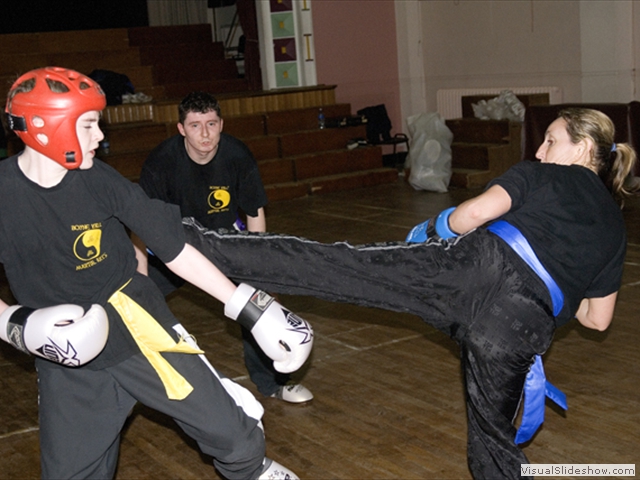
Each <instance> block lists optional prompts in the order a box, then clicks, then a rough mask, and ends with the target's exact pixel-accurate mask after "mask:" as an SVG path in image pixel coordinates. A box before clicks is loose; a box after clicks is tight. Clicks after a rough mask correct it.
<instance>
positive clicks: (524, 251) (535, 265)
mask: <svg viewBox="0 0 640 480" xmlns="http://www.w3.org/2000/svg"><path fill="white" fill-rule="evenodd" d="M487 230H489V231H490V232H493V233H495V234H496V235H497V236H499V237H500V238H501V239H502V240H504V241H505V242H506V243H507V245H509V246H510V247H511V248H512V249H513V251H514V252H516V253H517V254H518V256H519V257H520V258H521V259H522V260H524V262H525V263H526V264H527V265H529V266H530V267H531V269H532V270H533V271H534V272H536V274H537V275H538V277H540V279H541V280H542V281H543V282H544V284H545V285H546V286H547V289H548V290H549V294H550V295H551V302H552V303H553V315H554V317H555V316H558V314H559V313H560V311H561V310H562V307H563V305H564V295H563V294H562V290H560V287H558V284H557V283H556V281H555V280H554V279H553V278H552V277H551V275H549V272H547V270H546V269H545V268H544V267H543V266H542V264H541V263H540V260H538V257H536V254H535V252H534V251H533V249H532V248H531V245H529V242H528V241H527V239H526V238H525V237H524V235H522V233H520V230H518V229H517V228H516V227H514V226H513V225H511V224H510V223H509V222H506V221H504V220H498V221H497V222H495V223H492V224H491V225H489V226H488V227H487Z"/></svg>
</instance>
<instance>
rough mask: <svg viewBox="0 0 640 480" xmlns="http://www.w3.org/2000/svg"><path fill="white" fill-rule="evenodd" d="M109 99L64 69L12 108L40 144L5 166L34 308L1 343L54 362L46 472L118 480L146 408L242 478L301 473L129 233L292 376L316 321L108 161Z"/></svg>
mask: <svg viewBox="0 0 640 480" xmlns="http://www.w3.org/2000/svg"><path fill="white" fill-rule="evenodd" d="M105 105H106V102H105V97H104V93H103V92H102V90H101V89H100V87H99V85H98V84H96V83H95V82H94V81H92V80H91V79H89V78H88V77H86V76H84V75H82V74H80V73H78V72H74V71H72V70H67V69H63V68H57V67H49V68H42V69H37V70H33V71H31V72H29V73H27V74H25V75H23V76H22V77H20V78H19V79H18V80H17V81H16V82H15V83H14V85H13V87H12V89H11V91H10V92H9V97H8V100H7V106H6V113H7V117H8V123H9V126H10V128H11V129H12V130H14V131H15V132H16V134H17V135H18V136H19V137H20V138H21V139H22V140H23V141H24V143H25V149H24V151H23V152H21V153H19V154H18V155H15V156H13V157H10V158H9V159H7V160H5V161H3V162H2V163H1V164H0V262H2V263H3V265H4V267H5V271H6V275H7V278H8V280H9V283H10V285H11V289H12V292H13V293H14V296H15V298H16V300H17V301H18V302H19V303H20V305H14V306H8V305H7V304H6V303H5V302H4V301H2V300H0V338H2V339H3V340H5V341H7V342H9V343H11V344H12V345H14V346H16V347H17V348H20V349H21V350H23V351H27V352H31V353H34V354H35V355H37V357H38V358H36V368H37V371H38V387H39V405H40V411H39V420H40V451H41V463H42V476H43V478H60V479H62V478H112V477H113V476H114V474H115V470H116V465H117V458H118V449H119V436H120V431H121V429H122V427H123V425H124V422H125V420H126V418H127V415H128V413H129V411H130V410H131V408H132V407H133V406H134V405H135V403H136V402H138V401H139V402H141V403H143V404H145V405H147V406H150V407H152V408H155V409H157V410H159V411H162V412H164V413H166V414H168V415H170V416H172V417H173V418H174V420H175V421H176V423H177V424H178V425H180V427H181V428H182V429H183V430H184V431H185V432H186V433H187V434H188V435H189V436H191V437H192V438H194V439H195V440H196V441H197V442H198V445H199V446H200V448H201V450H202V451H203V452H204V453H206V454H208V455H211V456H212V457H213V458H214V464H215V466H216V467H217V469H218V471H219V472H220V473H221V474H222V475H224V476H225V477H227V478H230V479H253V478H282V479H284V478H295V475H294V474H293V473H292V472H290V471H289V470H288V469H286V468H285V467H282V466H281V465H279V464H278V463H276V462H274V461H272V460H270V459H267V458H265V456H264V453H265V443H264V433H263V430H262V423H261V416H262V413H263V409H262V406H261V405H260V404H259V403H258V402H257V400H256V399H255V398H254V397H253V396H252V395H251V394H250V393H249V392H248V391H247V390H245V389H244V388H242V387H241V386H239V385H237V384H235V383H233V382H231V381H230V380H228V379H226V378H222V377H221V376H220V375H219V374H218V373H217V372H216V370H215V369H214V368H213V367H212V366H211V365H210V364H209V363H208V362H207V361H206V360H205V359H204V356H202V355H200V354H202V353H203V352H202V351H201V350H200V349H199V348H198V346H197V344H196V343H195V342H194V340H193V338H192V337H190V336H189V334H188V333H187V332H186V330H185V329H184V328H183V327H182V326H181V325H180V324H179V323H178V321H177V320H176V319H175V317H174V316H173V314H172V313H171V312H170V311H169V309H168V307H167V305H166V303H165V301H164V297H163V295H162V294H161V292H160V291H159V290H158V289H157V288H156V287H155V285H154V283H153V282H152V281H151V280H149V279H148V278H147V277H145V276H143V275H140V274H137V273H136V259H135V255H134V250H133V247H132V245H131V242H130V240H129V236H128V234H127V231H126V229H125V226H126V227H128V228H129V229H131V230H132V231H133V232H135V233H136V234H137V235H138V236H139V237H140V238H142V239H143V240H144V241H145V242H146V243H147V244H148V245H149V246H150V248H152V249H153V251H154V253H155V254H156V255H158V257H160V258H161V259H162V260H163V261H164V262H165V263H166V264H167V266H168V267H169V268H171V269H172V270H173V271H174V272H175V273H176V274H178V275H180V276H182V277H183V278H185V279H186V280H188V281H190V282H191V283H193V284H194V285H196V286H198V287H200V288H202V289H203V290H204V291H206V292H207V293H209V294H210V295H212V296H213V297H215V298H216V299H218V300H220V301H221V302H223V303H224V304H225V314H226V315H227V316H229V317H230V318H232V319H233V320H236V321H238V322H239V323H241V324H242V325H243V326H244V327H246V328H247V329H249V330H250V331H251V333H252V334H253V335H254V337H255V339H256V341H257V342H258V344H259V345H260V346H261V348H262V349H263V350H264V351H265V353H266V354H267V355H268V356H269V357H270V358H272V359H273V360H274V366H275V368H276V369H278V370H281V371H283V372H291V371H294V370H296V369H297V368H299V367H300V366H301V365H302V364H303V363H304V361H305V360H306V358H307V356H308V355H309V352H310V349H311V345H312V339H313V333H312V330H311V327H310V326H309V325H308V324H307V322H305V321H304V320H302V319H300V318H299V317H297V316H296V315H294V314H292V313H291V312H289V311H287V310H285V309H283V308H282V307H281V306H280V305H279V304H278V303H277V302H276V301H274V300H273V299H272V298H271V297H269V296H268V295H267V294H265V293H264V292H261V291H259V290H255V289H254V288H252V287H250V286H249V285H246V284H241V285H240V286H238V287H236V285H234V284H233V283H232V282H231V281H230V280H229V279H228V278H227V277H225V276H224V275H223V274H222V273H221V272H220V271H219V270H218V269H217V268H216V267H215V266H214V265H213V264H211V263H210V262H209V261H208V260H206V258H205V257H203V256H202V255H201V254H200V253H199V252H198V251H197V250H195V249H194V248H193V247H191V246H189V245H186V244H185V236H184V231H183V228H182V225H181V221H180V213H179V210H178V208H177V207H174V206H171V205H168V204H165V203H163V202H160V201H157V200H150V199H149V198H148V197H147V196H146V195H145V194H144V192H143V191H142V190H141V189H140V188H139V187H138V186H137V185H135V184H133V183H131V182H129V181H127V180H126V179H124V178H123V177H122V176H121V175H119V174H118V173H117V172H116V171H115V170H113V169H112V168H110V167H109V166H107V165H106V164H104V163H102V162H101V161H99V160H97V159H94V155H95V151H96V149H97V148H98V144H99V142H100V141H101V140H102V139H103V138H104V135H103V134H102V132H101V130H100V128H99V126H98V121H99V119H100V111H101V110H102V109H103V108H104V107H105ZM21 305H27V306H28V307H23V306H21ZM85 311H86V313H85ZM161 352H162V354H161ZM71 367H74V368H71Z"/></svg>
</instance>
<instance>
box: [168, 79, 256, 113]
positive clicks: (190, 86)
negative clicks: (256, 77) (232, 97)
mask: <svg viewBox="0 0 640 480" xmlns="http://www.w3.org/2000/svg"><path fill="white" fill-rule="evenodd" d="M163 87H164V90H165V97H166V98H170V99H178V100H180V99H182V98H183V97H185V96H186V95H187V94H188V93H190V92H193V91H196V90H201V91H205V92H211V93H213V94H214V95H218V93H220V92H224V93H229V92H246V91H247V88H248V87H247V81H246V80H245V79H244V78H228V79H218V80H213V79H207V80H198V81H190V80H189V81H184V82H181V83H166V84H164V85H163ZM220 104H221V106H222V109H223V115H227V113H226V112H229V110H227V109H226V108H225V107H224V106H223V102H220ZM249 113H254V112H253V111H239V110H238V111H236V110H235V109H234V110H233V111H232V112H231V114H233V115H242V114H249Z"/></svg>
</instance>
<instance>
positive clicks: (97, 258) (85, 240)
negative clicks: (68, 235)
mask: <svg viewBox="0 0 640 480" xmlns="http://www.w3.org/2000/svg"><path fill="white" fill-rule="evenodd" d="M71 230H72V231H79V232H81V233H80V234H79V235H78V237H77V238H76V240H75V242H73V254H74V255H75V257H76V258H77V259H78V260H80V261H81V262H83V263H81V264H80V265H76V270H84V269H85V268H89V267H93V266H95V265H97V264H98V263H100V262H101V261H103V260H104V259H105V258H107V254H106V253H102V252H101V243H100V242H101V240H102V224H101V223H91V224H83V225H72V226H71Z"/></svg>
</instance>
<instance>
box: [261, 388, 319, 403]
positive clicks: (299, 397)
mask: <svg viewBox="0 0 640 480" xmlns="http://www.w3.org/2000/svg"><path fill="white" fill-rule="evenodd" d="M271 396H272V397H274V398H278V399H280V400H283V401H285V402H289V403H304V402H308V401H309V400H311V399H312V398H313V393H311V390H309V389H308V388H307V387H305V386H304V385H300V384H298V385H283V386H282V387H280V388H279V389H278V390H277V391H276V393H274V394H273V395H271Z"/></svg>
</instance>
